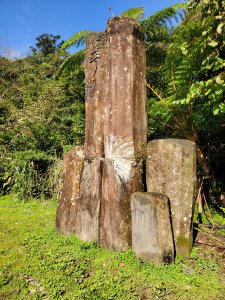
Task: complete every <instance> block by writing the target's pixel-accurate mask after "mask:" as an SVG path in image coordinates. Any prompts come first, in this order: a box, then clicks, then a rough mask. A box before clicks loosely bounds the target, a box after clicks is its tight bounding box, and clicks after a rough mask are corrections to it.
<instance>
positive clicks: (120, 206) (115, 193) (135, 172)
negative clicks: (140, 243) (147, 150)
mask: <svg viewBox="0 0 225 300" xmlns="http://www.w3.org/2000/svg"><path fill="white" fill-rule="evenodd" d="M142 166H143V163H142V161H140V162H139V163H136V162H134V161H129V160H126V159H118V160H110V159H105V160H104V163H103V174H102V201H101V217H100V244H101V245H102V246H103V247H106V248H110V249H115V250H126V249H128V248H130V247H131V211H130V196H131V194H132V193H133V192H135V191H142V190H143V184H142Z"/></svg>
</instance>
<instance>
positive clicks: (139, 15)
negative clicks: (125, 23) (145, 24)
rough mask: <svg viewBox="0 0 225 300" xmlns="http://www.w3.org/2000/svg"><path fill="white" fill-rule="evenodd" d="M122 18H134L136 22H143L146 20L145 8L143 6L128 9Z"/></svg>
mask: <svg viewBox="0 0 225 300" xmlns="http://www.w3.org/2000/svg"><path fill="white" fill-rule="evenodd" d="M120 16H126V17H129V18H133V19H135V20H142V19H143V18H144V7H142V6H141V7H136V8H131V9H128V10H126V11H124V12H122V14H121V15H120Z"/></svg>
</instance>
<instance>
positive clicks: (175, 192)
mask: <svg viewBox="0 0 225 300" xmlns="http://www.w3.org/2000/svg"><path fill="white" fill-rule="evenodd" d="M195 183H196V150H195V144H194V143H193V142H190V141H187V140H182V139H162V140H154V141H152V142H150V143H149V144H148V156H147V190H148V192H155V193H160V194H164V195H167V196H168V197H169V199H170V204H171V215H172V225H173V231H174V239H175V246H176V255H181V256H184V257H187V256H188V255H189V254H190V251H191V247H192V217H193V204H194V194H195Z"/></svg>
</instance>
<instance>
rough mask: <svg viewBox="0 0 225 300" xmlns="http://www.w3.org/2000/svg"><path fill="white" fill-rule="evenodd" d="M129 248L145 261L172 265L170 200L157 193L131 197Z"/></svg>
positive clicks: (172, 245)
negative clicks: (130, 240)
mask: <svg viewBox="0 0 225 300" xmlns="http://www.w3.org/2000/svg"><path fill="white" fill-rule="evenodd" d="M131 213H132V249H133V251H134V252H135V253H136V254H137V256H139V257H140V258H141V259H143V260H144V261H151V262H154V263H156V264H163V263H173V262H174V242H173V232H172V226H171V219H170V209H169V199H168V197H167V196H164V195H160V194H156V193H140V192H136V193H134V194H132V196H131Z"/></svg>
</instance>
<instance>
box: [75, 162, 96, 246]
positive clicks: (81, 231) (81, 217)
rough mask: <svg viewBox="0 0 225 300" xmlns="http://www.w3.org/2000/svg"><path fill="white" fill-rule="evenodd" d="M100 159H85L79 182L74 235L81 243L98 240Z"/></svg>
mask: <svg viewBox="0 0 225 300" xmlns="http://www.w3.org/2000/svg"><path fill="white" fill-rule="evenodd" d="M101 175H102V159H101V158H94V159H88V158H86V159H85V162H84V167H83V171H82V176H81V181H80V194H79V200H78V209H77V219H76V234H77V236H78V237H79V238H80V239H81V240H83V241H88V242H91V241H98V240H99V218H100V205H101V193H102V192H101V184H102V176H101Z"/></svg>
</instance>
